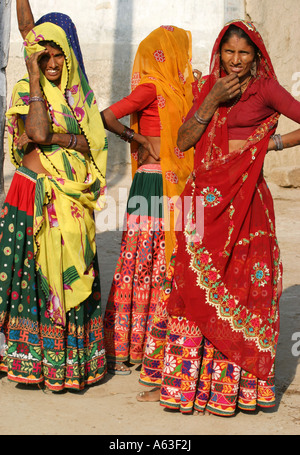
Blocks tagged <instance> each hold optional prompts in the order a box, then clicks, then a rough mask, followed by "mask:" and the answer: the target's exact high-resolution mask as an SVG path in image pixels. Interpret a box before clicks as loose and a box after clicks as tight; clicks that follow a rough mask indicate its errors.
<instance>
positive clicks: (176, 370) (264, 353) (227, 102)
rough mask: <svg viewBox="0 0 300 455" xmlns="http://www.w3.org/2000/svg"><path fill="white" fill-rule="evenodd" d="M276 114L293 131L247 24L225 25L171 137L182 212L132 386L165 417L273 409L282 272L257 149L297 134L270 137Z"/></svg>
mask: <svg viewBox="0 0 300 455" xmlns="http://www.w3.org/2000/svg"><path fill="white" fill-rule="evenodd" d="M280 114H283V115H285V116H287V117H289V118H291V119H292V120H294V121H296V122H298V123H300V103H299V102H297V101H296V100H295V99H294V98H293V97H292V96H291V95H290V94H289V93H288V92H287V91H286V90H285V89H284V88H283V87H281V86H280V85H279V83H278V82H277V79H276V76H275V72H274V69H273V66H272V63H271V61H270V58H269V56H268V53H267V51H266V49H265V46H264V44H263V41H262V39H261V36H260V35H259V33H258V32H257V30H256V29H255V27H254V26H253V24H252V23H249V22H244V21H233V22H231V23H229V24H227V25H226V26H225V27H224V28H223V30H222V31H221V33H220V34H219V36H218V38H217V41H216V43H215V45H214V48H213V52H212V57H211V66H210V74H209V76H208V78H207V79H206V80H205V82H204V83H203V85H202V90H201V91H200V93H199V97H198V99H197V100H196V101H195V103H194V106H193V108H192V109H191V111H190V113H189V114H188V116H187V119H186V122H185V123H184V124H183V126H182V127H181V128H180V129H179V135H178V146H179V148H180V149H181V150H182V151H184V150H186V149H188V148H190V147H191V146H193V145H194V146H195V169H194V171H193V173H192V175H191V176H190V178H189V181H188V182H187V185H186V188H185V190H184V192H183V194H182V196H181V203H182V206H183V204H184V203H186V201H190V208H189V210H188V211H186V210H185V211H184V210H183V211H182V212H184V213H187V215H186V216H183V217H182V225H183V226H184V228H183V229H181V230H180V229H178V231H177V246H176V249H175V251H174V255H173V258H172V260H171V262H170V267H169V270H168V275H167V279H166V282H165V285H164V290H163V293H162V297H161V302H160V305H159V306H158V308H157V312H156V315H155V318H154V321H153V326H152V331H151V334H150V336H149V338H148V343H147V347H146V354H145V358H144V362H143V368H142V372H141V377H140V383H142V384H144V385H148V386H153V385H157V386H160V402H161V404H162V405H163V406H165V407H169V408H174V409H180V411H181V412H183V413H189V412H192V410H193V409H194V410H196V411H199V412H203V411H204V410H208V411H209V412H212V413H214V414H219V415H225V416H231V415H233V414H234V413H235V411H236V408H237V407H239V408H240V409H243V410H255V409H256V406H261V407H272V406H274V405H275V387H274V360H275V354H276V346H277V342H278V335H279V299H280V295H281V290H282V267H281V261H280V254H279V248H278V242H277V239H276V233H275V218H274V209H273V200H272V196H271V193H270V191H269V189H268V187H267V185H266V182H265V180H264V178H263V174H262V167H263V162H264V158H265V155H266V153H267V152H268V150H281V149H282V148H287V147H292V146H295V145H297V144H299V143H300V130H299V129H298V130H296V131H294V132H292V133H289V134H286V135H284V136H282V137H281V136H280V135H274V133H275V130H276V126H277V122H278V118H279V115H280ZM199 201H202V205H203V206H204V210H203V211H201V210H199V209H198V207H199V205H198V204H199ZM203 213H204V215H203ZM199 217H200V220H199ZM201 217H202V219H201ZM197 218H198V219H197ZM201 222H202V230H201V229H200V230H199V226H200V228H201ZM156 393H157V392H156ZM138 399H139V400H140V401H148V400H154V399H155V395H154V396H153V395H152V396H151V392H150V393H147V392H146V393H144V392H142V393H141V394H140V396H138Z"/></svg>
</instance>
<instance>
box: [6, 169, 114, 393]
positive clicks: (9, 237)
mask: <svg viewBox="0 0 300 455" xmlns="http://www.w3.org/2000/svg"><path fill="white" fill-rule="evenodd" d="M35 189H36V174H34V173H33V172H31V171H29V170H28V169H25V168H20V169H19V170H18V171H16V173H15V175H14V178H13V182H12V184H11V187H10V190H9V192H8V195H7V198H6V200H5V204H4V207H3V209H2V211H1V215H0V252H1V254H0V334H1V335H2V336H3V337H4V339H5V349H4V352H2V350H1V355H0V371H3V372H6V373H7V375H8V378H9V379H10V380H12V381H16V382H21V383H22V382H23V383H26V384H44V385H45V386H46V387H48V388H49V389H51V390H53V391H60V390H63V389H64V388H72V389H76V390H81V389H83V388H84V387H85V386H86V385H89V384H93V383H95V382H97V381H99V380H100V379H102V377H103V376H104V375H105V372H106V359H105V351H104V336H103V322H102V317H101V294H100V279H99V272H98V264H97V257H95V262H94V268H95V275H96V276H95V280H94V283H93V287H92V293H91V295H90V297H89V298H88V299H87V300H86V301H84V302H82V303H81V304H80V305H78V306H77V307H76V308H73V309H71V310H70V311H69V312H68V313H67V315H66V326H65V328H64V329H63V328H61V327H59V326H57V325H55V324H53V322H52V321H51V318H50V314H49V312H48V309H47V305H46V300H45V295H44V293H43V291H42V289H41V286H40V281H39V279H38V277H37V276H36V271H35V261H34V250H33V246H34V237H33V212H34V194H35Z"/></svg>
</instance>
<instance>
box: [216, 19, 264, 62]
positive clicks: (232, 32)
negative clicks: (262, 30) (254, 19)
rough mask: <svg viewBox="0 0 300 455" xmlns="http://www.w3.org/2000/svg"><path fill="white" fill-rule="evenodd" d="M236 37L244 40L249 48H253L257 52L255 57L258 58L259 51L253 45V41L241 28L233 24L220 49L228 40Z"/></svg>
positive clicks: (227, 31)
mask: <svg viewBox="0 0 300 455" xmlns="http://www.w3.org/2000/svg"><path fill="white" fill-rule="evenodd" d="M234 35H236V36H237V37H238V38H244V39H245V40H246V42H247V44H248V46H252V47H253V49H254V52H255V57H257V56H258V53H259V49H258V47H257V46H256V44H254V43H253V41H252V39H251V38H250V37H249V36H248V35H247V33H246V32H245V31H244V30H243V29H242V28H240V27H237V26H236V25H234V24H232V25H230V26H229V27H228V29H227V30H226V32H225V33H224V35H223V37H222V39H221V43H220V49H222V46H223V44H225V43H227V41H228V40H230V38H231V37H232V36H234Z"/></svg>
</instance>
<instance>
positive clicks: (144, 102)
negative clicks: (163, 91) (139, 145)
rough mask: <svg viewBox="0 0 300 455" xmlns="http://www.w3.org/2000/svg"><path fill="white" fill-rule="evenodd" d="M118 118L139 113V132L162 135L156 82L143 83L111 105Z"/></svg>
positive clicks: (145, 134) (146, 134) (144, 134)
mask: <svg viewBox="0 0 300 455" xmlns="http://www.w3.org/2000/svg"><path fill="white" fill-rule="evenodd" d="M109 108H110V109H111V111H112V112H113V113H114V115H115V116H116V118H117V119H120V118H122V117H125V116H126V115H129V114H132V113H133V112H137V113H138V119H139V132H140V134H142V135H143V136H160V120H159V114H158V104H157V96H156V87H155V85H154V84H151V83H149V84H141V85H138V86H137V87H136V89H134V90H133V91H132V92H131V94H130V95H128V96H125V98H123V99H122V100H120V101H118V102H117V103H115V104H113V105H112V106H110V107H109Z"/></svg>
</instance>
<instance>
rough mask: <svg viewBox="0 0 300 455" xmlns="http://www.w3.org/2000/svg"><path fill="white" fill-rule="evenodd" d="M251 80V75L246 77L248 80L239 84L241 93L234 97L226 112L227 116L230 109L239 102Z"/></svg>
mask: <svg viewBox="0 0 300 455" xmlns="http://www.w3.org/2000/svg"><path fill="white" fill-rule="evenodd" d="M251 79H252V74H251V76H249V77H248V79H247V80H246V81H245V82H243V83H242V84H241V91H240V93H239V94H238V95H237V96H236V97H235V100H234V102H233V103H232V105H231V106H230V107H229V109H228V111H227V114H229V112H230V111H231V109H232V108H233V107H234V106H235V105H236V104H237V103H238V102H239V101H240V99H241V97H242V94H243V93H244V92H245V91H246V90H247V88H248V85H249V84H250V81H251Z"/></svg>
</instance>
